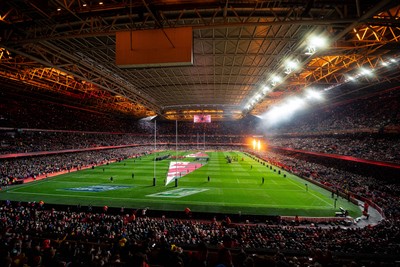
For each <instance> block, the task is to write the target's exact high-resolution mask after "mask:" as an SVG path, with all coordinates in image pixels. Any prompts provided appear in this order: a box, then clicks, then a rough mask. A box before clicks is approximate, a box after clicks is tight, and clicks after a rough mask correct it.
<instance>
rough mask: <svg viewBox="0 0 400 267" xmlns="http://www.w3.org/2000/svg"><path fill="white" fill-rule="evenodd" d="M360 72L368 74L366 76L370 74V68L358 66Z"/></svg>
mask: <svg viewBox="0 0 400 267" xmlns="http://www.w3.org/2000/svg"><path fill="white" fill-rule="evenodd" d="M360 74H361V75H368V76H370V75H372V70H370V69H365V68H360Z"/></svg>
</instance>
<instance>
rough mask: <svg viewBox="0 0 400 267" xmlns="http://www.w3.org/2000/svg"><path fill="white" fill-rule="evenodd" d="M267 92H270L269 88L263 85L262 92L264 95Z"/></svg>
mask: <svg viewBox="0 0 400 267" xmlns="http://www.w3.org/2000/svg"><path fill="white" fill-rule="evenodd" d="M269 90H271V88H269V86H268V85H265V86H264V88H263V90H262V91H263V93H264V94H266V93H267V92H268V91H269Z"/></svg>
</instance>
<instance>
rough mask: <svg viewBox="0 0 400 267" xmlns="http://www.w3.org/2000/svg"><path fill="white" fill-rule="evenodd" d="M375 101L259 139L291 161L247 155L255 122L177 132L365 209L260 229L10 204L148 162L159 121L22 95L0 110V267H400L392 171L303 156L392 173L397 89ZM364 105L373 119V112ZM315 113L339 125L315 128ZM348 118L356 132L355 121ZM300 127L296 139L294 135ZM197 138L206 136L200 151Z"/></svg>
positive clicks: (258, 224)
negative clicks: (110, 167) (41, 183)
mask: <svg viewBox="0 0 400 267" xmlns="http://www.w3.org/2000/svg"><path fill="white" fill-rule="evenodd" d="M2 99H4V98H2ZM380 99H381V100H382V99H384V101H383V102H380V101H379V99H378V98H376V97H374V98H371V99H360V100H359V101H357V102H356V103H351V104H344V105H342V106H338V107H336V108H337V110H336V109H334V108H333V109H331V110H327V111H321V110H320V111H318V112H316V113H314V114H312V115H310V116H309V117H307V118H308V119H307V120H305V121H304V122H303V123H302V124H301V127H299V128H297V127H296V126H290V124H288V126H287V128H284V127H283V126H280V127H281V128H276V129H274V130H273V131H274V135H273V136H271V135H269V136H267V137H266V139H265V141H264V142H266V144H267V146H268V145H269V143H271V144H273V145H275V146H276V147H279V148H284V147H287V148H295V149H296V151H297V152H296V153H287V152H283V151H282V150H281V149H273V150H272V149H271V150H266V151H254V150H253V148H252V147H251V146H248V145H246V139H248V138H252V136H259V135H260V134H262V132H263V128H262V125H261V124H257V120H255V119H248V120H242V121H238V122H214V123H210V124H207V125H201V126H199V125H197V124H193V123H188V122H186V123H185V122H179V129H180V132H182V133H184V134H182V135H179V142H180V143H179V146H183V145H184V143H186V144H187V145H186V146H184V147H185V149H188V150H189V149H192V150H194V151H196V150H208V149H210V150H244V151H248V152H249V153H251V154H253V155H255V156H257V157H259V158H261V159H264V160H266V161H268V162H270V163H271V164H274V165H276V166H279V167H281V168H283V169H285V170H286V171H289V172H291V173H294V174H296V175H298V176H300V177H303V178H304V179H305V180H307V181H310V182H314V183H317V184H319V185H320V186H324V187H326V188H328V189H329V190H331V191H332V192H335V194H336V193H337V194H339V195H340V196H341V197H343V198H346V197H347V196H349V195H350V194H351V196H352V198H353V197H354V198H355V199H357V200H358V201H359V205H360V209H363V207H364V202H365V201H366V202H368V203H369V209H368V214H366V215H365V216H361V217H360V218H353V219H354V221H352V220H350V223H349V220H347V221H343V220H340V221H338V220H336V219H335V218H331V219H329V218H328V219H321V218H317V219H311V218H302V217H300V218H296V217H294V216H292V217H289V218H285V217H284V216H281V217H279V218H269V219H268V220H266V221H264V220H263V221H259V220H256V219H255V218H257V217H256V216H254V217H252V216H242V217H238V216H237V214H236V215H235V214H232V215H231V216H229V218H228V217H226V215H219V214H214V215H213V216H215V219H211V218H198V217H196V216H197V215H196V214H193V216H192V217H191V218H187V217H185V216H186V215H185V213H184V212H183V211H182V212H181V213H173V212H168V211H164V212H161V213H160V212H155V211H152V210H146V209H144V210H142V209H141V208H138V209H124V210H121V209H120V208H115V207H109V208H108V209H107V210H104V208H103V207H96V206H93V207H92V206H68V205H67V206H60V205H51V203H43V202H40V199H37V200H35V201H31V202H29V203H28V202H18V201H13V202H10V201H7V190H8V189H9V188H10V187H12V186H15V185H13V184H14V183H16V182H27V181H34V180H36V179H46V177H49V176H53V175H57V174H59V173H60V172H68V171H75V170H80V169H83V168H90V167H91V166H101V165H102V164H107V163H109V162H113V161H118V160H123V159H126V158H131V157H137V156H140V155H145V154H148V153H151V152H152V151H153V150H154V144H153V140H154V136H153V135H152V133H153V131H154V123H153V122H151V121H148V122H143V121H139V122H135V123H132V121H125V120H123V119H116V120H113V119H112V118H111V117H109V116H106V117H104V116H103V115H99V114H91V113H85V112H84V111H82V110H74V109H66V107H65V106H58V105H56V104H52V105H41V103H40V101H37V102H30V101H27V100H26V101H25V100H24V99H23V98H22V99H20V102H18V103H13V105H14V108H15V106H18V108H17V110H18V111H19V112H9V113H8V112H4V111H5V110H6V111H7V110H8V108H10V107H7V105H9V103H8V102H5V103H3V104H2V107H6V108H5V109H3V110H2V112H3V113H2V114H3V115H2V118H3V119H2V120H1V123H2V125H1V126H2V127H3V128H2V130H1V135H2V138H1V154H2V155H1V157H0V161H1V166H0V169H1V181H2V185H3V187H2V189H3V190H2V191H1V192H0V196H1V198H2V199H3V201H2V204H1V207H0V229H1V235H0V242H1V247H0V252H1V255H0V257H1V258H0V261H1V263H0V265H1V266H24V264H25V266H147V265H150V266H218V265H219V264H224V266H371V267H372V266H398V260H400V259H399V255H400V243H399V240H400V237H399V232H400V231H399V230H400V227H399V219H400V217H399V216H400V209H399V205H398V204H399V196H400V192H399V191H400V190H399V189H400V187H399V184H398V181H397V180H396V176H391V174H392V173H393V170H386V169H379V174H378V175H377V172H376V171H374V170H375V169H376V168H379V166H376V165H374V164H369V165H368V166H362V167H360V168H358V169H357V168H354V164H356V163H354V162H351V164H350V165H351V166H348V165H349V164H345V163H344V162H341V163H340V164H339V163H337V162H331V161H327V160H325V159H323V157H321V158H318V157H317V158H315V157H312V158H311V157H309V156H307V154H304V155H302V154H301V153H300V152H301V151H305V152H307V151H313V152H315V151H316V152H319V153H321V154H327V155H329V154H333V155H344V156H352V157H357V158H359V159H370V160H375V162H377V163H378V162H380V161H382V162H387V163H391V164H392V165H393V166H396V164H398V162H399V158H398V156H399V155H398V150H397V149H396V148H397V146H398V140H399V139H398V138H399V134H398V132H395V131H394V130H393V129H396V127H397V128H398V127H399V120H398V117H396V116H398V115H397V114H398V113H397V110H396V109H392V108H390V107H391V106H395V105H394V104H393V103H394V102H396V101H398V99H399V98H398V92H397V91H396V92H392V93H391V94H385V95H383V96H382V97H381V98H380ZM396 103H398V102H396ZM354 106H357V109H356V110H354V109H353V108H354ZM371 106H372V107H374V108H373V109H374V112H373V113H368V112H369V111H370V110H371ZM24 110H35V112H24ZM350 111H351V112H350ZM347 112H349V113H347ZM338 113H340V116H339V117H338V116H337V115H336V114H338ZM22 114H23V115H22ZM346 114H349V115H346ZM358 114H363V116H359V115H358ZM365 114H368V116H366V115H365ZM21 115H22V116H21ZM318 115H319V116H320V117H323V118H324V120H323V121H324V122H326V125H327V126H328V125H329V126H330V127H332V125H335V128H334V129H333V128H329V127H327V128H326V129H325V130H324V128H320V127H321V123H320V121H321V119H320V117H319V116H318ZM54 118H57V119H54ZM383 118H386V120H385V122H384V123H382V121H383ZM387 118H390V119H387ZM352 120H357V123H356V122H354V124H352ZM93 121H96V123H93ZM60 122H62V123H61V124H60ZM315 125H318V127H315ZM351 125H357V127H356V128H354V129H353V128H351V127H350V126H351ZM364 126H365V128H364ZM157 127H158V134H159V136H158V138H157V140H158V142H159V144H158V145H157V150H164V149H165V150H167V149H170V148H171V147H173V148H175V145H176V144H175V138H176V137H175V135H174V133H175V123H170V122H168V121H164V122H161V121H160V122H157ZM291 127H293V128H291ZM238 129H240V130H239V131H238ZM296 129H298V130H299V132H297V133H296V132H294V130H296ZM360 129H363V130H360ZM117 130H118V131H117ZM300 130H301V131H300ZM271 131H272V130H271ZM198 133H201V134H203V136H204V139H203V140H202V142H201V143H200V144H199V138H198ZM338 133H340V135H338ZM204 141H205V142H204ZM366 142H367V143H368V144H371V146H369V145H368V144H366ZM369 148H370V149H369ZM299 151H300V152H299ZM336 153H337V154H336ZM397 177H398V176H397ZM339 211H340V210H339V209H338V212H339ZM367 216H368V217H367Z"/></svg>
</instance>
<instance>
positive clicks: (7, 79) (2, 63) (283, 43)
mask: <svg viewBox="0 0 400 267" xmlns="http://www.w3.org/2000/svg"><path fill="white" fill-rule="evenodd" d="M399 17H400V6H399V3H398V1H397V0H376V1H374V0H366V1H359V0H297V1H296V0H280V1H273V0H264V1H263V0H220V1H217V0H205V1H198V0H103V1H100V0H99V1H91V0H38V1H26V0H13V1H2V4H1V6H0V33H1V41H0V82H1V84H2V87H3V89H11V90H12V91H13V92H14V93H16V94H19V93H20V94H26V93H28V92H29V94H35V95H38V96H40V97H42V98H46V99H52V101H60V102H66V103H69V104H71V103H72V104H74V105H76V106H81V107H82V106H84V107H86V108H89V109H96V110H104V111H107V112H121V113H124V114H128V115H131V116H135V117H138V118H143V117H147V116H152V115H155V114H158V115H162V116H164V117H166V118H167V119H180V120H189V119H191V118H192V116H193V114H197V113H204V114H211V115H212V117H213V119H214V120H215V119H216V120H230V119H238V118H242V117H243V116H245V115H247V114H253V115H261V114H263V113H264V112H265V111H267V110H268V109H269V108H271V107H272V106H273V105H274V104H276V103H279V102H280V101H281V100H282V99H284V98H286V97H287V96H289V95H296V94H300V93H301V92H302V91H303V90H305V89H306V88H310V87H314V88H315V90H320V91H326V92H327V94H328V97H329V98H330V99H337V101H338V100H339V99H343V97H344V98H345V99H350V98H356V97H360V96H362V95H364V94H366V92H371V91H370V90H380V89H381V88H377V87H376V86H375V87H374V89H370V88H371V87H370V85H371V84H374V85H376V84H380V83H393V82H398V81H399V77H398V76H399V75H398V74H399V63H398V60H399V47H400V45H399V41H400V19H399ZM183 27H191V32H192V35H193V37H192V38H193V39H192V40H193V45H192V53H193V64H192V65H186V66H185V65H180V66H172V65H171V66H159V67H154V66H152V65H148V66H144V67H143V66H142V67H136V68H121V67H119V66H118V65H117V64H116V46H117V40H116V35H117V32H129V33H134V32H140V31H143V30H153V29H159V30H161V31H162V32H163V33H164V35H165V38H166V39H168V41H169V42H170V43H171V45H172V46H174V42H173V41H171V40H170V39H169V36H168V34H167V33H166V31H167V29H171V28H174V29H175V28H183ZM312 36H317V37H324V38H326V42H327V46H326V47H319V43H318V42H317V41H315V40H314V41H311V42H310V41H309V40H311V38H312ZM288 60H292V62H295V63H296V65H293V63H292V64H290V63H288ZM388 64H393V65H392V67H390V66H389V67H388V66H387V65H388ZM393 66H394V67H393ZM360 67H364V68H366V69H373V71H374V75H371V76H368V75H365V76H362V77H359V76H360V75H358V74H357V71H358V69H359V68H360ZM357 75H358V76H357ZM276 76H279V78H280V79H277V78H274V77H276ZM354 77H358V78H359V80H358V81H357V82H358V83H357V86H349V85H348V84H349V83H351V81H352V80H353V79H354ZM335 88H338V89H335ZM331 89H335V90H331ZM329 94H331V95H330V96H329ZM342 96H343V97H342Z"/></svg>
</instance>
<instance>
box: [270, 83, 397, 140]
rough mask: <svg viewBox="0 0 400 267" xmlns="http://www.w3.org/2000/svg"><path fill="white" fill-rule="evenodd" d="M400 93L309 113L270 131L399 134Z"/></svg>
mask: <svg viewBox="0 0 400 267" xmlns="http://www.w3.org/2000/svg"><path fill="white" fill-rule="evenodd" d="M399 99H400V90H399V89H395V90H392V91H389V92H383V93H382V94H380V95H374V96H371V97H368V98H365V99H358V100H355V101H352V102H347V103H342V104H338V105H336V106H329V107H326V108H319V109H318V110H310V111H309V112H304V114H298V115H297V116H296V119H295V120H291V121H289V122H288V123H282V124H280V125H276V126H274V127H272V128H270V129H269V132H276V133H327V132H330V133H337V132H341V131H343V130H345V131H346V132H349V131H351V130H354V131H356V132H357V131H359V130H360V129H363V130H365V131H374V132H386V131H387V130H389V129H393V128H395V129H397V131H396V133H399V131H400V113H399V110H400V101H399Z"/></svg>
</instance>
